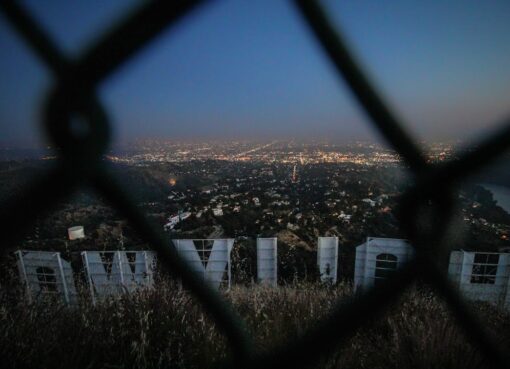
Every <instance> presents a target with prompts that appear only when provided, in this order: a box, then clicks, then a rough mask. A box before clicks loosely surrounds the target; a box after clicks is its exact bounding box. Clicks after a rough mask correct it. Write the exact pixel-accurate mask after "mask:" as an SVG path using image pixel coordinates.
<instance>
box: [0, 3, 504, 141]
mask: <svg viewBox="0 0 510 369" xmlns="http://www.w3.org/2000/svg"><path fill="white" fill-rule="evenodd" d="M23 4H24V5H25V6H26V7H27V8H29V9H30V10H31V11H32V12H33V15H34V16H35V17H36V18H37V19H38V20H39V21H40V22H41V23H42V24H43V25H44V26H45V28H47V29H48V31H49V33H50V34H51V36H52V37H54V38H55V40H56V41H57V43H58V44H59V45H60V47H61V48H62V49H63V50H64V51H66V52H68V53H69V54H70V55H78V54H79V52H80V51H81V50H82V49H83V47H84V46H86V45H87V44H89V43H90V42H92V41H93V40H94V39H95V36H97V35H99V34H101V31H102V30H104V29H105V27H109V26H111V25H112V20H113V19H117V18H118V17H119V16H120V15H121V14H122V13H123V12H124V11H125V10H127V9H128V8H129V7H130V6H132V5H135V4H136V2H134V1H124V0H123V1H120V0H118V1H105V0H94V1H92V0H89V1H80V2H78V1H63V0H62V1H49V0H45V1H40V0H30V1H23ZM324 4H325V5H326V6H327V9H328V10H329V12H330V14H331V16H332V19H334V20H335V22H336V23H337V24H338V25H339V26H340V27H341V29H342V30H343V31H344V32H345V36H346V37H347V39H348V41H349V43H350V44H351V45H352V46H353V50H354V51H355V53H356V55H357V56H358V59H359V60H360V61H361V62H362V65H363V66H364V68H365V70H366V71H367V72H368V73H369V75H370V76H371V77H372V78H373V80H374V82H375V83H376V85H377V88H378V89H379V90H380V91H381V92H383V93H384V94H385V95H386V97H387V101H388V102H389V103H390V105H391V106H392V107H393V108H394V109H395V111H396V112H397V113H398V115H399V116H400V117H402V118H403V120H404V121H405V122H406V123H407V124H408V126H409V130H410V131H411V132H412V133H413V134H414V135H415V136H416V137H417V138H419V139H428V140H443V139H453V138H460V139H470V138H473V137H477V136H478V135H479V133H480V132H483V131H484V129H485V128H487V127H496V126H497V124H498V123H502V121H503V120H504V119H505V118H506V117H507V116H508V115H509V114H510V21H509V19H510V1H508V0H501V1H474V0H473V1H466V0H463V1H387V2H385V1H361V0H357V1H333V0H331V1H325V2H324ZM292 5H293V4H292V2H289V1H279V0H267V1H261V0H257V1H244V0H236V1H234V0H225V1H214V2H212V3H211V4H206V5H205V6H201V7H199V8H198V9H197V10H196V11H195V12H194V13H193V14H191V16H189V17H187V18H186V19H185V20H184V21H182V22H180V23H179V26H178V27H175V28H171V29H169V30H168V31H167V32H164V33H162V34H161V35H160V36H159V37H158V38H157V39H156V40H154V41H153V42H152V43H151V44H149V45H148V46H147V47H145V48H144V49H143V50H142V51H141V52H140V53H138V54H137V55H136V56H135V58H133V59H131V60H130V61H129V62H128V63H126V64H124V65H123V66H122V68H121V69H119V70H118V71H116V73H115V74H113V75H111V76H110V77H109V78H108V79H107V80H105V81H104V83H103V84H102V85H101V86H100V89H99V93H100V98H101V101H102V103H103V105H104V106H105V108H106V110H107V111H108V112H109V114H110V118H111V120H112V124H113V127H114V134H115V139H116V140H117V141H119V140H120V141H125V140H130V139H133V138H137V137H165V138H170V139H172V138H174V139H189V138H196V139H202V138H209V137H211V138H221V137H227V138H266V137H273V136H274V137H277V138H286V137H288V138H291V137H296V138H319V139H320V138H329V139H332V140H350V139H379V138H378V136H377V135H374V132H373V131H372V129H371V127H370V125H369V123H368V121H367V119H366V117H365V115H364V113H363V112H362V110H360V108H359V106H358V105H357V103H356V102H355V101H354V100H353V99H352V97H351V94H350V92H349V91H348V89H346V87H345V85H344V83H343V81H342V80H341V79H340V78H339V77H338V76H337V75H336V74H335V73H334V71H333V68H332V66H331V64H330V62H329V61H328V60H327V58H326V57H325V55H324V53H323V51H322V50H321V48H320V47H319V45H318V43H317V42H316V40H315V39H314V38H313V36H312V35H311V33H310V32H309V30H308V28H307V26H306V25H305V23H304V22H303V21H302V19H301V17H300V15H299V14H298V12H297V10H296V9H294V7H293V6H292ZM0 47H1V50H2V57H1V58H0V81H1V84H0V124H1V131H0V132H1V135H0V143H2V144H10V143H30V142H38V141H40V140H41V131H40V130H39V122H40V119H39V117H40V116H39V113H40V109H41V106H42V105H41V104H42V102H43V97H44V94H45V92H46V91H48V89H49V88H50V86H51V84H52V80H51V74H50V73H49V70H48V69H47V68H46V67H45V66H44V64H43V63H42V62H41V61H40V60H39V59H37V58H36V57H35V55H34V54H33V53H32V52H31V51H30V49H29V48H27V47H26V45H25V44H24V43H23V42H22V39H21V38H20V37H19V36H18V35H17V34H16V33H15V32H14V31H13V30H12V29H11V27H10V26H9V25H8V24H7V22H6V20H5V19H4V18H3V15H0Z"/></svg>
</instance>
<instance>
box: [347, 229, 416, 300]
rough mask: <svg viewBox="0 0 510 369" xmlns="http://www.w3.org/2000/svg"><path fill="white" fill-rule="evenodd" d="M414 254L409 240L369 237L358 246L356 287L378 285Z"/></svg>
mask: <svg viewBox="0 0 510 369" xmlns="http://www.w3.org/2000/svg"><path fill="white" fill-rule="evenodd" d="M413 254H414V249H413V247H412V246H411V245H410V244H409V242H408V241H407V240H403V239H397V238H376V237H367V240H366V242H365V243H363V244H361V245H359V246H358V247H356V259H355V266H354V289H355V290H358V289H365V288H369V287H372V286H374V285H377V284H378V283H379V282H380V281H382V280H384V279H385V278H387V277H388V276H389V275H391V274H392V273H393V272H394V271H395V270H397V269H398V268H400V267H401V266H402V265H403V264H405V263H406V262H407V261H408V260H410V259H411V258H412V256H413Z"/></svg>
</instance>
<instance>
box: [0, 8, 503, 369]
mask: <svg viewBox="0 0 510 369" xmlns="http://www.w3.org/2000/svg"><path fill="white" fill-rule="evenodd" d="M201 2H202V1H198V0H181V1H165V0H159V1H153V2H150V3H147V4H144V5H142V6H140V7H139V8H137V9H135V10H134V11H133V12H132V13H130V14H129V15H128V16H127V17H125V18H124V20H123V21H121V22H120V23H119V24H118V25H117V26H116V27H114V28H112V29H111V30H109V31H107V32H106V33H104V35H103V36H102V37H101V38H99V41H98V42H97V43H96V44H95V45H94V46H93V47H91V48H90V49H88V50H85V51H84V52H83V54H82V55H81V56H80V57H79V58H77V59H73V60H71V59H70V58H67V57H66V56H65V55H64V54H63V53H62V52H61V51H60V50H59V48H58V47H57V45H55V44H54V43H53V42H52V40H51V39H50V37H49V36H48V35H47V34H46V33H45V32H44V29H42V28H41V27H40V26H39V25H38V24H37V22H35V20H34V19H32V17H31V16H30V13H29V12H28V11H27V10H26V9H23V8H22V7H21V6H20V5H19V4H18V3H17V2H15V1H12V0H7V1H2V2H0V10H1V11H2V12H3V13H4V15H5V16H6V19H7V20H8V21H9V22H10V23H11V25H12V26H13V27H14V28H15V29H16V30H17V32H19V33H20V34H21V35H22V36H23V38H24V40H25V41H26V42H27V43H28V45H29V46H30V48H31V49H32V50H33V51H34V52H35V54H36V55H37V56H38V57H39V58H40V59H41V60H42V61H43V62H44V63H45V64H46V66H47V67H48V68H49V69H50V70H51V71H52V72H53V75H54V79H55V85H54V88H53V90H52V92H51V93H50V94H49V96H48V99H47V101H46V105H45V111H44V116H43V122H42V123H43V124H44V125H45V128H46V131H47V132H48V134H49V137H50V138H51V140H52V141H53V142H54V144H55V145H56V146H57V147H58V148H59V150H60V151H61V155H59V157H60V159H59V161H58V162H57V164H56V165H55V167H54V168H52V169H50V170H49V171H48V172H47V173H45V175H44V176H42V177H41V178H39V179H37V180H36V181H34V182H33V183H31V184H30V185H28V186H27V187H26V188H24V189H23V190H22V191H20V192H19V194H17V195H15V196H14V197H12V198H10V199H8V200H7V201H5V202H4V203H3V204H1V205H0V223H1V224H3V225H4V227H3V228H2V229H1V230H0V239H1V240H2V241H4V243H5V242H13V241H17V240H19V239H20V237H21V234H22V233H21V232H19V230H20V229H21V230H26V229H27V228H28V227H29V226H30V225H31V224H32V223H33V222H34V221H35V220H36V218H37V217H38V216H41V215H43V214H45V213H47V212H48V211H50V210H51V209H52V207H53V206H54V205H55V204H56V203H57V202H58V201H61V200H63V199H64V198H66V197H67V196H69V195H71V194H72V193H73V191H75V190H76V188H77V187H78V186H89V187H91V188H92V189H94V190H95V191H98V193H100V194H102V195H104V197H105V198H106V199H107V200H108V201H109V202H110V203H111V205H112V206H114V207H115V208H116V209H117V210H118V211H119V212H120V214H122V215H123V216H124V217H126V218H127V220H128V221H129V222H130V223H131V224H132V226H133V227H134V229H135V230H136V231H137V232H138V233H139V234H140V236H141V237H142V238H144V239H145V240H146V241H147V242H148V243H149V244H150V245H151V246H152V247H153V248H154V249H155V250H156V251H157V252H158V256H159V260H161V262H163V263H166V264H167V265H168V266H169V268H168V269H169V270H170V271H171V273H173V274H174V276H176V277H178V278H180V279H181V280H182V281H183V285H184V286H185V287H186V288H187V289H189V290H190V291H191V292H192V293H193V294H194V295H195V297H196V298H198V300H199V301H200V302H201V303H202V305H203V308H204V309H205V311H206V312H207V313H208V314H209V315H210V316H211V317H212V319H213V320H214V322H215V323H216V325H217V326H218V327H219V329H220V330H221V331H222V333H223V334H224V335H225V337H226V338H227V340H228V343H229V347H230V349H231V351H232V357H233V361H232V362H231V363H230V364H232V365H234V366H236V367H245V368H246V367H248V368H261V367H264V368H279V367H282V366H286V367H294V368H302V367H307V366H309V365H312V364H314V363H316V362H317V361H318V360H319V359H321V358H323V357H324V356H325V355H327V354H329V353H331V352H332V351H333V350H335V349H337V348H338V347H340V346H341V344H342V343H343V342H345V341H346V340H348V339H349V338H350V337H352V336H353V335H354V334H355V333H356V332H357V331H358V330H359V329H360V328H362V327H363V326H364V325H366V324H367V321H369V320H370V318H373V317H377V316H380V315H382V314H384V311H385V308H387V307H388V306H389V305H390V304H392V303H393V302H394V301H395V300H396V299H397V298H398V297H399V296H400V295H401V294H402V293H403V292H404V291H405V290H406V288H407V287H409V286H410V285H411V284H412V283H414V282H415V281H417V280H421V281H424V282H426V283H428V284H429V285H430V286H431V287H432V288H433V289H434V290H435V291H436V292H437V293H438V294H439V295H440V296H441V297H442V298H443V299H444V300H445V301H446V302H447V304H448V306H449V307H450V309H451V311H452V312H453V313H454V315H455V317H456V318H457V319H458V322H459V323H460V326H461V327H462V328H463V329H464V332H465V335H466V336H467V337H468V338H469V339H470V341H471V342H472V343H473V344H474V345H476V346H477V347H478V348H479V349H480V350H481V352H482V353H483V354H484V356H485V358H486V361H487V363H488V364H489V366H490V367H499V368H503V367H507V366H508V364H507V363H508V362H509V361H508V357H507V354H506V352H505V351H504V350H503V349H502V348H501V347H499V345H498V344H497V342H496V340H495V338H494V337H492V336H491V335H489V334H488V333H487V332H486V330H485V329H484V326H483V325H482V324H481V322H480V321H479V320H478V318H477V317H476V316H475V315H474V314H473V313H472V312H471V310H470V309H469V307H468V306H467V305H466V304H465V303H464V301H463V300H462V298H461V297H460V296H459V294H458V292H457V291H456V289H455V288H454V287H453V286H452V285H451V284H450V282H449V281H448V279H447V277H446V275H445V273H444V272H443V271H442V269H441V268H440V267H439V266H438V265H436V263H435V262H434V260H433V258H432V255H434V254H435V253H439V252H441V250H444V249H446V243H447V242H448V239H447V234H448V230H449V228H450V226H451V221H452V218H453V217H454V206H455V201H454V199H455V193H456V192H455V188H456V184H458V183H459V182H460V181H462V180H464V179H465V178H467V177H468V176H469V175H472V174H473V173H475V172H476V171H477V170H479V169H481V168H483V167H484V166H485V165H487V164H488V163H490V162H491V161H493V160H494V159H495V158H497V157H498V156H499V155H501V154H502V153H503V152H504V151H505V150H506V149H507V148H508V147H509V146H510V124H509V123H508V122H505V124H504V125H503V126H502V128H501V129H500V130H499V132H496V133H494V134H493V135H492V136H490V137H489V138H488V139H486V140H485V141H483V142H481V143H480V144H479V145H477V148H476V149H474V150H471V151H469V152H468V153H466V154H463V155H459V157H458V159H455V160H451V161H449V162H447V163H445V164H442V165H432V164H429V163H427V161H426V159H425V156H424V154H423V152H422V151H421V150H420V148H419V147H418V146H417V145H416V144H415V140H413V139H412V137H411V136H410V135H409V134H408V133H407V132H406V131H405V130H404V125H403V124H402V123H401V122H400V121H399V120H398V119H397V118H396V117H395V115H394V114H393V113H392V112H391V110H390V109H389V107H388V105H387V104H385V103H384V101H383V99H382V98H381V97H380V95H379V94H378V93H377V92H376V90H375V88H374V87H373V85H372V84H371V83H370V81H369V80H368V79H367V77H366V76H365V74H364V73H363V72H362V70H361V68H360V66H359V63H357V62H356V60H355V58H354V57H353V55H352V53H351V52H350V51H349V48H348V47H347V45H346V42H345V41H344V40H343V38H342V36H341V34H340V32H339V31H338V29H337V28H335V27H333V25H332V24H331V22H330V20H329V19H328V17H327V15H326V13H325V12H324V10H323V9H322V8H321V6H320V5H319V4H318V3H317V1H314V0H295V4H296V7H297V9H298V10H299V11H300V12H301V14H302V16H303V19H304V20H305V22H306V23H307V24H308V26H309V27H310V30H311V31H312V33H313V34H314V35H315V36H316V38H317V40H318V42H319V43H320V45H321V46H322V48H323V49H324V51H325V52H326V54H327V55H328V57H329V59H330V60H331V62H332V63H333V65H334V67H335V68H336V70H337V72H338V75H339V76H341V77H342V78H343V80H344V81H345V83H346V84H347V85H348V87H349V88H350V90H351V91H352V93H353V95H354V96H355V98H356V99H357V100H358V102H359V104H360V106H361V107H362V109H363V110H364V111H365V112H366V114H367V115H368V117H369V118H370V120H371V122H372V124H373V125H374V128H375V129H377V130H378V131H379V132H380V133H381V134H382V136H383V137H384V138H385V139H386V141H387V142H388V143H389V145H390V146H391V147H392V148H393V149H394V150H395V151H396V152H398V153H399V154H400V156H401V157H402V158H403V160H404V161H405V164H406V165H407V167H408V168H409V171H410V173H411V174H412V177H413V181H414V185H413V186H412V187H411V188H410V189H409V190H408V191H407V192H406V193H405V194H404V195H403V196H402V197H401V199H400V206H399V209H398V218H399V220H400V225H401V228H402V229H403V231H404V232H405V233H406V235H407V236H408V238H409V239H410V241H411V244H412V245H413V246H414V247H415V249H416V257H415V258H414V260H412V261H411V262H409V263H408V264H407V265H406V266H405V267H404V268H402V269H401V270H399V271H398V272H397V273H395V275H393V276H392V277H390V278H389V279H388V280H386V281H385V282H384V283H383V284H381V285H380V286H378V287H377V288H376V289H372V290H370V291H368V292H367V293H365V294H363V295H361V296H358V297H357V298H356V299H355V300H353V301H350V302H347V303H345V302H341V301H340V302H338V305H337V307H336V309H334V311H333V312H332V313H331V314H330V315H329V316H327V317H326V318H324V319H322V320H321V321H319V322H318V323H317V324H316V325H315V326H314V327H313V328H311V329H310V330H309V331H307V332H305V333H304V334H303V335H301V336H299V337H298V338H296V339H294V340H292V341H289V342H286V343H285V344H284V345H281V346H279V347H275V348H273V349H272V350H271V351H269V352H264V353H258V352H255V351H254V348H253V347H254V346H253V344H252V341H251V337H250V336H249V335H248V334H247V331H246V329H245V326H244V323H243V322H242V320H241V319H240V318H239V317H238V315H237V313H236V312H235V311H234V310H233V308H232V307H231V305H230V304H228V303H227V302H226V301H225V300H224V298H223V297H221V296H220V294H219V293H218V292H216V291H214V290H212V289H211V288H209V287H208V286H206V285H205V284H203V283H201V282H202V281H201V280H199V279H198V278H197V277H196V276H195V275H194V273H192V272H191V270H190V269H189V268H188V266H187V265H186V264H185V262H183V260H181V258H180V257H179V255H178V254H177V252H176V250H175V249H174V248H173V247H170V246H169V245H171V243H170V242H169V240H168V239H167V238H166V236H165V234H164V233H163V232H162V231H161V230H160V228H159V227H157V226H155V225H154V224H152V223H151V222H149V220H148V219H147V218H145V216H144V215H143V214H142V213H141V212H140V211H139V210H138V209H137V207H136V205H135V203H134V202H133V200H132V198H131V196H130V194H128V193H126V191H125V190H124V189H123V187H122V186H121V185H120V184H119V183H118V182H117V180H116V178H114V176H113V175H112V173H111V172H110V171H109V170H108V167H107V164H105V162H104V161H103V160H102V155H103V153H104V152H105V150H106V148H107V147H108V144H109V141H110V127H109V121H108V117H107V114H106V111H105V110H104V108H103V107H102V105H101V103H100V101H99V99H98V97H97V95H96V92H95V90H96V88H97V85H98V84H99V83H101V81H102V80H103V79H104V78H105V77H107V76H108V75H110V74H111V73H113V72H114V71H115V70H117V69H118V68H119V67H120V66H121V64H122V63H123V62H125V61H126V60H128V59H129V58H130V57H131V56H132V55H133V54H135V53H136V52H138V51H139V49H141V48H142V47H143V46H145V45H146V44H147V43H148V42H149V41H150V40H151V39H153V38H154V37H156V36H157V35H158V34H159V33H161V32H162V31H163V30H164V29H166V28H169V27H170V26H171V25H173V24H175V23H176V22H178V21H179V20H180V19H181V18H182V17H183V16H185V15H187V14H188V13H190V12H191V11H192V10H193V9H194V8H196V6H197V5H198V4H199V3H201ZM73 119H82V120H83V121H84V122H86V124H87V128H88V131H87V132H86V134H84V135H77V134H76V133H75V132H73V129H72V121H73ZM77 167H79V168H80V170H76V169H75V168H77ZM422 213H425V214H428V215H427V216H426V217H425V219H424V220H423V216H420V217H419V216H418V215H421V214H422ZM418 219H422V220H420V221H418ZM14 230H16V232H14ZM367 317H368V318H367Z"/></svg>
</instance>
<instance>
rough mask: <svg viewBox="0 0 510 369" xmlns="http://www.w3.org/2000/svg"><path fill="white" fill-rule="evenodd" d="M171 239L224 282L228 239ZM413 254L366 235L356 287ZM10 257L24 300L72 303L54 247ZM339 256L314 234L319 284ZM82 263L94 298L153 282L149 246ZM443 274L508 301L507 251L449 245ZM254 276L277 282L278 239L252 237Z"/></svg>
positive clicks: (66, 265)
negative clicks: (48, 298)
mask: <svg viewBox="0 0 510 369" xmlns="http://www.w3.org/2000/svg"><path fill="white" fill-rule="evenodd" d="M173 244H174V246H175V248H176V250H177V252H178V254H179V255H180V256H181V258H182V259H183V260H184V261H185V262H186V263H187V264H188V265H189V267H190V269H191V270H192V271H193V272H194V273H195V274H196V275H197V276H198V277H199V278H201V279H202V280H204V282H205V283H207V284H209V285H210V286H211V287H212V288H214V289H219V288H222V287H223V288H227V289H228V288H230V285H231V277H232V276H231V262H230V254H231V251H232V248H233V246H234V239H178V240H173ZM413 256H414V249H413V248H412V247H411V245H410V244H409V243H408V242H407V241H406V240H402V239H391V238H376V237H368V238H367V240H366V242H365V243H363V244H361V245H359V246H358V247H356V258H355V268H354V289H355V291H363V290H367V289H369V288H373V287H377V285H378V284H379V283H380V282H382V281H383V280H384V279H386V278H388V277H389V276H390V275H391V274H393V273H394V272H395V271H396V270H398V269H400V268H401V267H402V266H403V265H404V264H405V263H407V262H408V261H409V260H411V258H412V257H413ZM16 257H17V264H18V270H19V273H20V277H21V279H22V280H23V282H24V284H25V286H26V288H27V292H28V293H27V295H28V298H29V299H31V300H36V299H39V298H41V297H43V296H54V297H56V298H58V299H61V300H62V301H63V302H65V303H66V304H68V305H73V304H76V303H77V302H78V298H77V291H76V285H75V281H74V276H73V269H72V268H71V264H70V262H69V261H67V260H64V259H63V258H62V257H61V255H60V253H58V252H50V251H17V252H16ZM338 258H339V253H338V238H336V237H319V239H318V245H317V267H318V270H319V272H320V279H321V280H322V281H323V282H326V283H336V281H337V275H338ZM81 261H82V264H83V270H84V274H85V277H86V284H87V287H88V289H89V293H90V298H91V300H92V302H94V303H95V302H96V301H97V300H98V299H103V298H105V297H108V296H116V295H120V294H122V293H130V292H133V291H136V290H137V289H140V288H150V287H152V286H154V274H155V271H156V254H155V252H153V251H83V252H82V253H81ZM448 275H449V277H450V280H451V281H452V282H453V283H454V284H455V285H456V286H457V287H458V288H459V290H460V292H461V293H463V294H464V296H465V297H467V298H469V299H472V300H481V301H489V302H492V303H496V304H499V305H501V306H504V307H510V293H508V291H509V290H510V288H509V287H510V285H509V284H510V254H506V253H482V252H466V251H453V252H452V253H451V256H450V264H449V269H448ZM257 281H258V282H259V283H261V284H264V285H268V286H277V281H278V268H277V238H258V239H257Z"/></svg>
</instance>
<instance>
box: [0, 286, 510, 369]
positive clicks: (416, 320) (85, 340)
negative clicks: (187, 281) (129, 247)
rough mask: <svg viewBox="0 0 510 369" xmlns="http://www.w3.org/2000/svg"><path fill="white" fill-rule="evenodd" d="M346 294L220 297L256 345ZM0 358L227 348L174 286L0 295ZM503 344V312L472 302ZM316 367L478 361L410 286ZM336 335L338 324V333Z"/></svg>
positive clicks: (242, 290) (139, 363) (102, 362)
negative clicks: (102, 297) (96, 293)
mask: <svg viewBox="0 0 510 369" xmlns="http://www.w3.org/2000/svg"><path fill="white" fill-rule="evenodd" d="M349 295H351V289H350V287H349V286H348V285H342V284H341V285H339V286H337V287H335V288H326V287H324V286H317V285H311V284H305V285H293V286H288V287H280V288H278V289H271V288H263V287H260V286H253V287H240V286H236V287H234V288H232V290H231V291H229V292H227V293H226V298H227V299H228V300H230V301H231V302H232V303H233V304H234V306H235V308H236V310H237V311H238V312H239V313H240V314H241V316H242V317H243V318H244V319H245V320H246V322H247V326H248V327H249V329H250V330H251V332H252V333H253V335H254V337H255V338H256V344H257V346H258V349H266V348H269V347H271V346H272V345H274V344H276V343H282V342H284V341H285V340H288V339H291V338H292V337H295V336H296V335H297V334H299V333H301V332H303V331H304V330H306V329H307V327H309V326H310V325H312V324H313V323H314V321H316V320H317V319H318V318H320V317H321V316H323V315H324V314H326V313H328V312H329V311H330V310H331V308H332V306H333V304H334V301H335V300H337V299H340V298H347V297H348V296H349ZM1 296H3V297H2V301H1V305H0V355H1V357H2V365H3V366H4V367H11V368H27V367H28V368H52V369H57V368H71V367H82V368H158V367H173V368H199V367H216V366H218V364H220V363H222V362H223V360H224V359H225V358H226V356H227V355H228V347H227V346H226V344H225V341H224V340H223V338H222V337H221V335H220V334H219V333H218V331H217V329H216V328H215V326H214V324H213V323H211V321H210V320H209V319H208V318H207V317H206V316H205V315H204V313H203V311H202V310H201V308H200V306H199V305H197V304H196V303H195V301H194V300H193V299H192V298H191V297H190V296H189V295H188V294H187V293H186V292H184V291H181V290H179V289H178V288H176V286H175V285H174V284H172V283H171V282H164V281H162V282H160V283H158V289H157V290H148V291H143V292H140V293H138V294H135V295H131V296H123V297H121V298H117V299H111V300H108V301H104V302H102V303H101V304H98V305H97V306H92V305H91V304H88V303H86V304H83V305H82V306H80V307H79V308H76V309H67V308H64V307H62V306H59V305H58V304H37V305H27V304H26V303H25V301H23V300H20V299H17V298H12V296H11V297H8V295H7V294H5V293H3V294H2V295H1ZM473 306H474V308H475V309H476V310H477V311H478V312H479V313H480V314H481V316H482V319H483V320H484V321H485V322H486V324H487V327H488V328H489V329H491V330H492V331H494V332H495V334H496V335H497V336H498V337H499V338H500V339H501V340H502V341H503V342H504V343H506V344H508V342H510V341H509V340H508V338H509V336H510V334H509V333H508V332H510V329H509V328H510V317H509V315H508V314H507V313H505V312H502V311H499V310H497V309H496V308H494V307H490V306H488V305H480V304H476V305H473ZM368 325H369V326H370V328H369V329H363V330H362V331H360V332H359V333H358V334H357V335H356V336H355V337H353V338H352V339H351V340H350V341H348V342H347V343H346V345H345V346H344V347H343V348H341V349H339V350H337V352H336V353H335V355H333V357H330V358H328V359H327V360H325V361H323V362H322V363H321V364H320V367H323V368H337V367H338V368H340V367H342V368H371V369H373V368H394V367H413V368H420V367H423V368H430V367H441V368H478V367H483V362H482V359H481V357H480V356H479V353H478V352H477V350H476V349H475V348H474V347H472V346H471V345H470V344H469V343H468V342H466V340H465V339H464V337H463V335H462V333H461V331H460V330H459V329H458V327H457V326H456V324H455V321H454V319H453V318H452V316H451V315H450V313H449V312H448V311H447V309H446V308H445V307H444V306H443V304H442V303H441V302H439V301H438V299H437V298H436V297H435V296H433V295H432V294H431V293H430V292H428V291H426V290H418V289H414V290H412V291H410V292H409V293H407V294H406V296H405V297H404V298H403V299H402V300H401V301H399V302H397V303H395V304H394V305H393V307H392V308H391V309H390V311H389V312H388V314H387V316H385V317H384V318H382V319H380V320H378V321H373V322H369V324H368ZM339 329H341V327H340V328H339Z"/></svg>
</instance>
